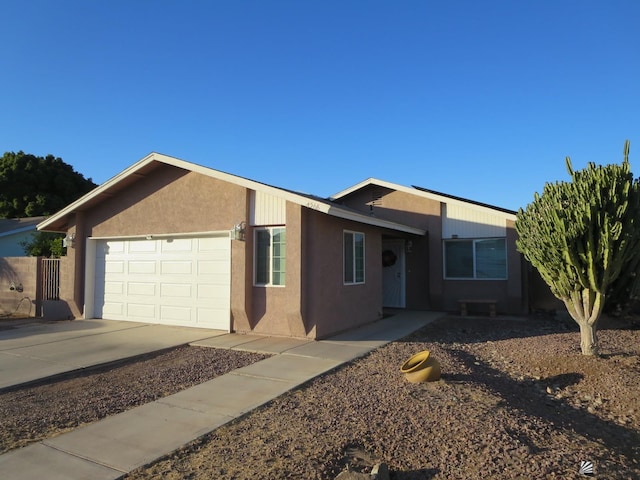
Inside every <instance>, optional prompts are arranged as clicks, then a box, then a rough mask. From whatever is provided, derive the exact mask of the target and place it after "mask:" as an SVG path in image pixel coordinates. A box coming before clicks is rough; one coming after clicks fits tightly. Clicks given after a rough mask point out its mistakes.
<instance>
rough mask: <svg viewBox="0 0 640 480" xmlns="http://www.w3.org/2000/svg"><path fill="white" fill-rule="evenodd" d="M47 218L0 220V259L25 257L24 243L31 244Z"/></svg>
mask: <svg viewBox="0 0 640 480" xmlns="http://www.w3.org/2000/svg"><path fill="white" fill-rule="evenodd" d="M45 218H46V217H28V218H2V219H0V257H24V256H26V253H25V252H24V248H23V247H22V245H21V243H22V242H29V241H30V240H31V236H32V235H33V234H34V233H36V232H37V229H36V227H37V225H38V224H39V223H40V222H42V221H43V220H44V219H45Z"/></svg>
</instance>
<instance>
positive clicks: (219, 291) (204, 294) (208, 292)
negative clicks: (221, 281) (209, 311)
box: [198, 285, 229, 300]
mask: <svg viewBox="0 0 640 480" xmlns="http://www.w3.org/2000/svg"><path fill="white" fill-rule="evenodd" d="M228 296H229V292H228V291H227V290H226V289H224V288H220V287H219V286H218V285H198V298H199V299H211V300H226V299H227V297H228Z"/></svg>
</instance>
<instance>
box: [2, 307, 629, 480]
mask: <svg viewBox="0 0 640 480" xmlns="http://www.w3.org/2000/svg"><path fill="white" fill-rule="evenodd" d="M599 339H600V345H601V351H602V354H603V355H602V358H590V357H584V356H582V355H580V348H579V334H578V328H577V325H575V324H573V323H568V322H564V321H558V320H549V319H543V318H534V317H532V318H529V319H504V318H500V317H498V318H497V319H489V318H479V317H468V318H464V319H463V318H459V317H455V316H452V317H446V318H444V319H442V320H441V321H438V322H436V323H434V324H431V325H428V326H427V327H425V328H423V329H422V330H420V331H418V332H416V333H414V334H413V335H411V336H409V337H407V338H405V339H403V340H401V341H398V342H394V343H391V344H389V345H387V346H385V347H382V348H380V349H378V350H376V351H374V352H372V353H371V354H369V355H367V356H365V357H363V358H361V359H358V360H356V361H353V362H351V363H349V364H346V365H344V366H342V367H340V368H338V369H336V370H335V371H333V372H331V373H328V374H325V375H323V376H322V377H319V378H317V379H315V380H313V381H311V382H309V383H307V384H306V385H304V386H303V387H301V388H298V389H296V390H294V391H292V392H289V393H288V394H285V395H283V396H281V397H279V398H277V399H275V400H273V401H272V402H270V403H269V404H267V405H265V406H263V407H261V408H259V409H257V410H255V411H253V412H251V413H250V414H248V415H246V416H244V417H242V418H240V419H238V420H236V421H234V422H231V423H229V424H227V425H225V426H223V427H221V428H219V429H217V430H215V431H214V432H212V433H211V434H209V435H206V436H204V437H202V438H200V439H198V440H196V441H194V442H192V443H191V444H189V445H187V446H185V447H184V448H182V449H181V450H179V451H177V452H174V453H173V454H171V455H169V456H168V457H166V458H163V459H160V460H159V461H157V462H155V463H154V464H152V465H149V466H147V467H145V468H141V469H139V470H137V471H134V472H132V473H130V474H129V475H127V476H126V477H125V478H126V479H127V480H143V479H161V478H162V479H175V480H178V479H180V480H182V479H203V480H204V479H207V480H209V479H216V480H218V479H270V480H272V479H282V478H289V479H323V480H324V479H327V480H332V479H333V478H335V476H336V475H337V474H338V473H339V472H340V471H342V470H344V469H345V468H346V467H347V465H349V467H350V468H351V469H352V470H356V471H367V470H368V469H370V468H371V466H372V465H373V464H374V463H377V462H386V463H387V464H388V465H389V467H390V470H391V478H392V479H403V480H408V479H481V478H482V479H485V478H495V479H531V478H579V475H578V469H579V467H580V462H581V461H591V462H593V464H594V472H595V475H594V476H595V477H596V478H602V479H604V478H606V479H640V394H639V390H638V384H639V380H640V328H638V324H637V323H636V324H633V323H629V322H626V323H614V322H610V323H609V324H608V325H607V324H604V325H602V327H601V330H600V331H599ZM423 349H428V350H430V351H431V352H432V355H433V356H435V357H436V358H437V359H438V360H439V361H440V363H441V365H442V372H443V376H442V380H440V381H438V382H433V383H425V384H411V383H408V382H407V381H406V380H405V379H404V377H403V376H402V375H401V374H400V372H399V368H400V365H401V364H402V363H403V362H404V361H405V360H406V359H408V358H409V357H410V356H411V355H413V354H414V353H416V352H417V351H420V350H423ZM259 358H264V356H260V355H256V354H248V353H243V352H230V351H227V350H204V349H198V348H192V347H191V348H181V349H177V350H175V351H172V352H168V353H165V354H162V355H159V356H157V357H154V358H149V359H146V360H144V361H140V362H136V363H135V364H132V365H126V366H120V367H115V368H113V369H111V370H109V371H105V372H94V373H91V374H87V375H83V376H81V377H78V378H73V379H67V380H63V381H59V382H55V383H52V384H49V385H41V386H36V387H31V388H25V389H20V390H17V391H13V392H6V393H4V394H2V395H0V415H1V418H2V427H1V430H0V431H1V432H2V434H1V439H0V440H1V441H2V444H1V446H2V449H3V450H7V449H11V448H16V447H20V446H23V445H25V444H27V443H30V442H33V441H37V440H39V439H41V438H44V437H47V436H51V435H55V434H57V433H59V432H62V431H65V430H68V429H71V428H74V427H76V426H78V425H80V424H82V423H86V422H91V421H95V420H96V419H98V418H101V417H104V416H106V415H111V414H114V413H117V412H119V411H122V410H124V409H127V408H131V407H132V406H135V405H139V404H142V403H145V402H148V401H151V400H153V399H155V398H158V397H160V396H164V395H168V394H170V393H173V392H175V391H177V390H180V389H182V388H186V387H187V386H189V385H192V384H195V383H199V382H202V381H204V380H207V379H209V378H212V377H213V376H216V375H219V374H221V373H224V372H226V371H230V370H231V369H234V368H237V367H240V366H242V365H245V364H248V363H251V362H253V361H256V360H257V359H259Z"/></svg>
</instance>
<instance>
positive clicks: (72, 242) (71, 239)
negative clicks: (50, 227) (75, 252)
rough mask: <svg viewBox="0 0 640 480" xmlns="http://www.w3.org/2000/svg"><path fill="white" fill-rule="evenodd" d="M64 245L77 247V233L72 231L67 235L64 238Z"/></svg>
mask: <svg viewBox="0 0 640 480" xmlns="http://www.w3.org/2000/svg"><path fill="white" fill-rule="evenodd" d="M62 246H63V247H71V248H75V246H76V234H75V233H70V234H68V235H67V236H66V237H64V238H63V239H62Z"/></svg>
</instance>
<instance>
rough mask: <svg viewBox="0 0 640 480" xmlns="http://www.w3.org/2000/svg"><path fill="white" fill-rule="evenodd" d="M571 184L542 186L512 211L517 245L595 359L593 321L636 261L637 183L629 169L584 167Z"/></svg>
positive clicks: (639, 252)
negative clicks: (609, 293)
mask: <svg viewBox="0 0 640 480" xmlns="http://www.w3.org/2000/svg"><path fill="white" fill-rule="evenodd" d="M566 163H567V170H568V171H569V175H570V176H571V181H570V182H556V183H547V184H546V185H545V186H544V190H543V192H542V195H538V194H537V193H536V194H535V195H534V201H533V202H532V203H530V204H529V205H527V207H526V209H524V210H523V209H522V208H521V209H520V210H519V211H518V214H517V217H516V222H515V227H516V231H517V232H518V236H519V238H518V240H517V241H516V245H517V248H518V250H519V251H520V252H522V253H523V254H524V256H525V258H526V259H527V260H529V261H530V262H531V264H532V265H533V266H534V267H535V268H536V269H537V270H538V272H539V273H540V275H541V277H542V278H543V279H544V281H545V282H546V283H547V284H548V285H549V287H550V288H551V291H552V293H553V294H554V295H555V296H556V297H557V298H559V299H560V300H562V301H563V302H564V304H565V306H566V307H567V310H568V312H569V314H570V315H571V317H572V318H573V319H574V320H575V321H576V322H577V323H578V325H579V326H580V335H581V341H580V346H581V349H582V353H583V354H585V355H597V354H598V342H597V336H596V324H597V322H598V319H599V318H600V315H601V313H602V309H603V307H604V304H605V301H606V296H607V292H608V291H609V289H610V287H611V285H612V284H613V283H614V282H615V281H616V280H617V279H618V278H621V275H628V274H630V273H631V274H634V275H635V273H636V272H635V271H634V272H629V271H628V269H629V268H633V269H637V268H638V265H639V264H640V263H639V260H640V185H639V183H638V181H636V180H634V178H633V174H632V173H631V167H630V165H629V141H628V140H627V141H626V142H625V146H624V159H623V162H622V163H621V164H619V165H618V164H614V165H606V166H601V165H598V166H596V165H595V164H594V163H589V164H588V165H587V167H586V168H585V169H583V170H579V171H574V170H573V168H572V166H571V160H570V158H569V157H567V159H566Z"/></svg>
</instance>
